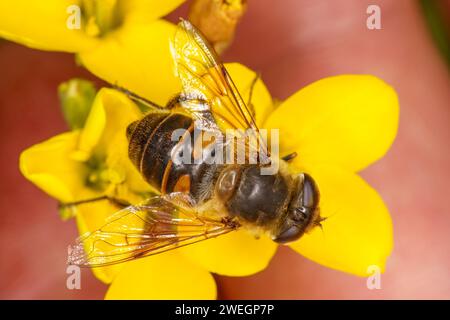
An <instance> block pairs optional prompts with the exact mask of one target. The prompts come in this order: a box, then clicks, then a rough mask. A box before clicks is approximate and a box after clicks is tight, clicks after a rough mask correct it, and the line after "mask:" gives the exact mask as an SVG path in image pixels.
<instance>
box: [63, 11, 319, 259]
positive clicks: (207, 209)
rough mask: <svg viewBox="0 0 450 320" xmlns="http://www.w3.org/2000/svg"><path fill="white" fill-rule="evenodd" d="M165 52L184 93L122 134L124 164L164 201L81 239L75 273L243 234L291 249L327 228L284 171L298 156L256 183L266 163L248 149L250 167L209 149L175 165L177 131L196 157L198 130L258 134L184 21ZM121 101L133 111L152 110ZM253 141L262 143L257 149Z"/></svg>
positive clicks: (296, 180) (305, 188)
mask: <svg viewBox="0 0 450 320" xmlns="http://www.w3.org/2000/svg"><path fill="white" fill-rule="evenodd" d="M171 50H172V55H173V59H174V62H175V65H176V69H177V75H178V77H179V78H180V80H181V83H182V87H183V91H182V93H181V94H180V95H179V96H178V97H176V98H174V99H172V100H171V101H170V102H169V103H168V104H167V106H166V107H165V108H164V110H154V111H150V112H148V113H147V114H146V115H145V116H144V117H143V118H142V119H141V120H139V121H136V122H134V123H132V124H130V125H129V127H128V129H127V132H126V134H127V137H128V140H129V158H130V160H131V161H132V162H133V164H134V165H135V166H136V168H137V169H138V170H139V172H140V173H141V175H142V176H143V177H144V179H145V180H146V181H147V182H148V183H149V184H150V185H152V186H153V187H154V188H156V189H158V190H160V195H158V196H154V197H152V198H150V199H148V200H147V201H145V202H144V203H142V204H139V205H130V206H127V207H125V208H124V209H123V210H120V211H119V212H117V213H116V214H115V215H113V216H112V217H111V218H110V219H109V220H108V221H107V222H106V224H105V225H104V226H103V227H101V228H100V229H98V230H96V231H93V232H91V233H88V234H86V235H84V236H82V237H80V238H79V239H78V240H77V242H76V243H75V245H74V246H72V247H71V248H70V253H69V263H71V264H77V265H81V266H90V267H96V266H104V265H109V264H115V263H119V262H123V261H128V260H132V259H136V258H139V257H144V256H149V255H153V254H157V253H161V252H164V251H167V250H171V249H176V248H179V247H181V246H185V245H190V244H193V243H195V242H199V241H203V240H206V239H210V238H214V237H218V236H220V235H224V234H227V233H229V232H232V231H234V230H237V229H241V228H248V229H251V230H253V231H255V230H256V231H257V233H264V234H268V235H269V236H270V237H271V238H272V239H273V240H274V241H275V242H278V243H287V242H291V241H294V240H297V239H299V238H300V237H301V236H302V235H303V234H304V233H305V232H306V231H308V230H309V229H311V228H313V227H314V226H316V225H320V221H321V220H323V219H322V218H320V215H319V208H318V204H319V192H318V188H317V186H316V183H315V182H314V180H313V179H312V177H311V176H309V175H307V174H297V175H292V174H291V173H290V172H289V170H288V164H287V162H288V161H289V160H290V159H291V158H293V157H294V156H295V154H292V155H288V156H286V157H284V158H282V159H281V160H280V167H279V170H278V171H277V172H276V173H275V174H271V175H264V174H262V173H261V168H263V167H264V166H267V163H268V161H272V160H270V154H269V153H268V151H267V150H266V149H265V148H258V146H257V145H255V144H251V143H248V145H247V147H248V148H253V149H258V155H259V157H258V159H259V160H258V161H257V162H256V163H253V164H250V163H247V164H234V163H233V164H216V163H211V162H210V161H207V160H208V158H210V157H212V156H213V152H209V151H210V150H212V148H211V146H215V147H217V145H216V144H215V142H211V143H210V144H208V145H206V146H205V149H204V150H206V151H207V152H206V153H203V156H202V157H201V159H200V161H197V162H195V163H183V162H180V163H179V162H174V161H173V157H172V156H173V153H174V152H176V150H177V148H178V147H179V146H180V143H181V141H182V140H183V138H181V139H180V140H178V141H174V140H173V139H171V136H172V133H173V132H174V130H177V129H180V128H181V129H184V130H185V131H184V132H185V138H186V137H187V136H189V138H192V139H189V141H191V142H190V143H189V144H187V147H188V151H189V152H190V153H195V150H194V144H195V138H193V136H194V133H195V132H197V131H199V130H200V131H201V132H206V131H212V132H215V133H218V134H222V133H223V132H222V131H223V129H221V128H223V127H224V125H225V126H226V127H227V128H230V127H231V128H236V129H251V132H253V134H254V136H258V137H259V135H260V130H259V129H258V127H257V125H256V123H255V119H254V116H253V112H252V110H251V106H250V105H249V104H246V103H244V101H243V99H242V97H241V95H240V94H239V92H238V90H237V88H236V86H235V84H234V83H233V81H232V79H231V77H230V75H229V74H228V72H227V70H226V69H225V67H224V66H223V65H222V63H221V62H220V61H219V59H218V57H217V54H216V53H215V52H214V50H213V49H212V48H211V47H210V45H209V44H208V43H207V42H206V40H205V39H204V38H203V36H202V35H201V34H200V32H199V31H198V30H197V29H196V28H195V27H194V26H193V25H192V24H190V23H189V22H188V21H185V20H182V21H181V22H180V24H179V25H178V28H177V31H176V34H175V35H174V38H173V39H172V41H171ZM126 93H128V95H129V96H130V98H132V99H134V100H136V101H138V102H139V101H140V102H143V103H147V104H149V105H153V104H152V103H151V102H149V101H146V100H145V99H143V98H141V97H139V96H137V95H135V94H132V93H130V92H126ZM236 132H240V131H236ZM257 141H260V143H264V142H261V141H264V140H263V139H260V140H257ZM189 148H191V149H189ZM214 150H216V149H214ZM208 152H209V153H208ZM246 156H248V154H246ZM193 157H194V158H195V157H196V155H195V154H193ZM197 157H198V156H197Z"/></svg>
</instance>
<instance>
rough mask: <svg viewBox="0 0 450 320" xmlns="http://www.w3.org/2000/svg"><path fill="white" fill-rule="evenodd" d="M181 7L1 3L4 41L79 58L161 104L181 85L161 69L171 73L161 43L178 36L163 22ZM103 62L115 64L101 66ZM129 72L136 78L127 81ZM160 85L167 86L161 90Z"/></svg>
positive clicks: (121, 1) (76, 0)
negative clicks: (161, 71)
mask: <svg viewBox="0 0 450 320" xmlns="http://www.w3.org/2000/svg"><path fill="white" fill-rule="evenodd" d="M183 2H184V0H163V1H162V0H45V1H29V0H16V1H0V38H5V39H8V40H11V41H15V42H18V43H21V44H24V45H26V46H29V47H32V48H36V49H41V50H52V51H65V52H73V53H76V54H77V57H78V61H79V62H80V63H82V64H83V65H84V66H85V67H86V68H87V69H88V70H89V71H91V72H92V73H93V74H95V75H97V76H98V77H100V78H102V79H104V80H106V81H108V82H110V83H112V84H118V85H122V84H124V83H126V84H127V88H128V89H129V90H131V91H133V92H136V93H138V94H141V95H148V94H149V93H150V92H152V93H153V95H154V96H155V97H154V98H153V101H155V102H158V103H161V104H163V103H165V102H166V99H167V97H168V96H170V95H171V94H173V93H174V92H176V91H178V90H179V88H180V85H179V83H178V82H177V81H174V80H175V79H174V76H173V74H172V72H168V73H160V70H161V68H163V69H170V68H171V65H172V60H171V57H170V53H169V48H168V46H166V45H163V43H165V42H167V39H169V37H171V36H172V35H173V33H174V32H175V26H174V25H173V24H171V23H169V22H167V21H165V20H162V19H160V18H161V17H163V16H164V15H166V14H168V13H169V12H171V11H172V10H174V9H175V8H176V7H178V6H179V5H180V4H181V3H183ZM77 11H78V12H79V14H80V15H79V22H80V25H79V28H78V27H77V25H76V23H75V22H76V19H77V18H78V17H77V13H78V12H77ZM105 58H107V60H108V62H109V63H111V64H103V63H101V61H102V60H104V59H105ZM142 61H145V65H142V64H140V63H141V62H142ZM99 62H100V63H99ZM136 62H139V63H136ZM125 70H129V71H130V72H131V73H132V74H133V76H134V78H126V76H127V74H128V73H127V72H125ZM155 75H157V76H155ZM161 82H164V83H166V85H165V86H160V83H161ZM155 88H157V89H155Z"/></svg>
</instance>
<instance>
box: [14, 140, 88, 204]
mask: <svg viewBox="0 0 450 320" xmlns="http://www.w3.org/2000/svg"><path fill="white" fill-rule="evenodd" d="M78 137H79V132H78V131H73V132H68V133H63V134H60V135H58V136H55V137H53V138H51V139H49V140H47V141H44V142H42V143H39V144H36V145H34V146H32V147H30V148H28V149H26V150H25V151H23V152H22V154H21V155H20V171H21V172H22V174H23V175H24V176H25V177H26V178H27V179H28V180H30V181H31V182H33V183H34V184H35V185H37V186H38V187H39V188H41V189H42V190H44V191H45V192H46V193H48V194H49V195H50V196H52V197H54V198H56V199H58V200H59V201H62V202H70V201H74V200H76V199H80V197H83V196H85V197H92V196H95V195H96V194H95V193H94V192H92V191H90V190H89V189H87V188H86V187H85V177H86V174H87V169H86V167H85V166H84V164H83V163H80V162H78V161H75V160H72V159H71V158H70V157H69V154H70V153H71V152H72V151H73V150H75V148H76V145H77V143H78Z"/></svg>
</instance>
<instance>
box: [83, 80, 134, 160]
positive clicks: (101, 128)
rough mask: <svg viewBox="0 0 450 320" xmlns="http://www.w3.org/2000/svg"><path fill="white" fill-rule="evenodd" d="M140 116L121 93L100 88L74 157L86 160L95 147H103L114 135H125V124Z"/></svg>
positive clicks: (131, 103) (132, 104)
mask: <svg viewBox="0 0 450 320" xmlns="http://www.w3.org/2000/svg"><path fill="white" fill-rule="evenodd" d="M141 116H142V114H141V112H140V110H139V108H138V107H137V106H136V105H135V104H134V103H133V102H131V101H130V100H129V99H128V98H127V97H126V96H125V95H124V94H123V93H121V92H118V91H116V90H113V89H108V88H103V89H101V90H100V91H99V92H98V94H97V96H96V97H95V100H94V103H93V105H92V108H91V112H90V113H89V115H88V118H87V119H86V124H85V126H84V129H83V130H82V132H81V135H80V142H79V145H78V152H77V154H76V155H75V157H76V158H77V159H80V160H87V159H88V158H89V157H90V156H91V153H92V152H93V149H94V148H95V147H97V146H99V147H104V146H105V145H107V144H108V143H110V142H111V140H112V138H113V137H114V136H115V135H117V134H119V135H123V136H124V137H126V128H127V126H128V125H129V124H130V123H132V122H133V121H135V120H137V119H139V118H140V117H141ZM126 153H127V152H126V150H125V154H126Z"/></svg>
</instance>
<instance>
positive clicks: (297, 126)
mask: <svg viewBox="0 0 450 320" xmlns="http://www.w3.org/2000/svg"><path fill="white" fill-rule="evenodd" d="M398 116H399V108H398V100H397V95H396V93H395V91H394V90H393V89H392V88H391V87H390V86H389V85H387V84H386V83H385V82H383V81H381V80H380V79H378V78H376V77H373V76H368V75H343V76H336V77H330V78H326V79H323V80H320V81H317V82H315V83H313V84H311V85H309V86H307V87H305V88H303V89H302V90H300V91H299V92H297V93H296V94H294V95H293V96H291V97H290V98H288V99H287V100H286V101H285V102H284V103H282V105H280V107H279V108H277V109H276V110H275V111H274V112H273V113H272V114H271V115H270V116H269V118H268V120H267V122H266V123H265V127H267V128H279V129H280V151H281V152H282V153H283V154H288V153H290V152H292V151H297V153H298V155H299V156H298V157H297V161H298V160H299V159H302V162H303V163H309V164H313V163H318V162H320V163H332V164H338V165H340V166H342V167H344V168H346V169H349V170H351V171H358V170H361V169H363V168H365V167H366V166H368V165H369V164H371V163H373V162H374V161H376V160H378V159H380V158H381V157H382V156H383V155H384V154H385V153H386V151H387V150H388V149H389V147H390V145H391V144H392V142H393V140H394V138H395V135H396V132H397V127H398Z"/></svg>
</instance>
